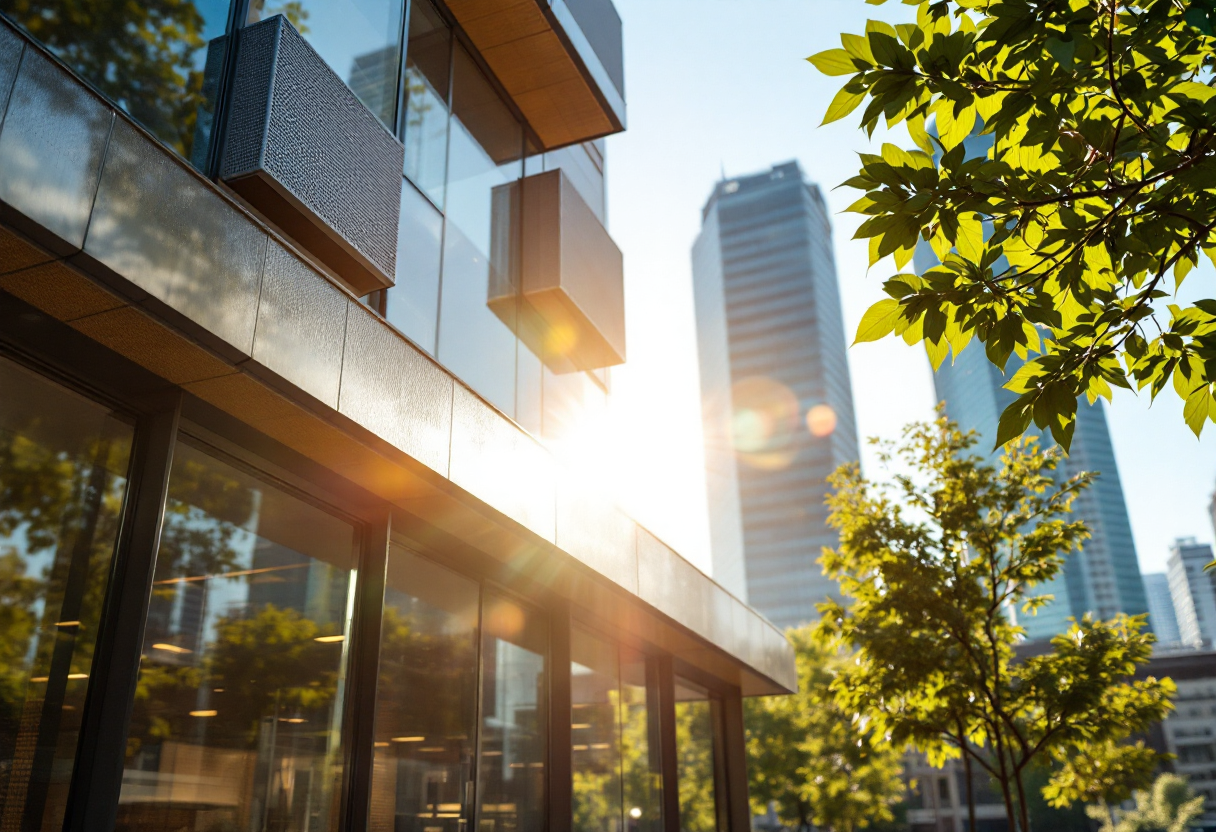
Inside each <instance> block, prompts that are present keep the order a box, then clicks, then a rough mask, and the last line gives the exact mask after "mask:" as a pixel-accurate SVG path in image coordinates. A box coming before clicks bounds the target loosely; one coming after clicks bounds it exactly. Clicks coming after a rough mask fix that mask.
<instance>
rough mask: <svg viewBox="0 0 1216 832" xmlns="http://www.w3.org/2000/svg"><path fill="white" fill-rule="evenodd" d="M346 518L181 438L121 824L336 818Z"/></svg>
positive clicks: (321, 821) (293, 830)
mask: <svg viewBox="0 0 1216 832" xmlns="http://www.w3.org/2000/svg"><path fill="white" fill-rule="evenodd" d="M355 545H356V539H355V530H354V528H353V527H352V526H351V525H350V524H349V523H346V522H344V521H342V520H340V519H338V518H336V517H334V516H332V515H330V514H328V513H326V512H323V511H321V510H320V509H318V508H316V507H314V506H312V505H310V504H308V503H306V502H304V501H302V500H300V499H298V498H296V497H294V496H292V495H290V494H288V493H286V492H284V491H282V490H280V489H278V488H276V487H274V486H272V485H270V484H268V483H265V482H263V481H261V480H259V479H256V478H254V477H253V476H251V475H249V474H247V473H245V472H244V471H241V470H239V469H237V468H235V467H233V466H232V465H229V464H227V463H225V462H221V461H220V460H218V459H216V458H214V457H212V456H210V455H208V454H207V453H205V452H203V451H202V450H200V449H198V448H196V447H194V446H192V445H190V444H186V443H184V442H179V443H178V445H177V448H176V449H175V452H174V461H173V468H172V472H171V474H170V477H169V499H168V504H167V506H166V509H165V522H164V530H163V533H162V537H161V544H160V550H159V551H158V553H157V556H156V569H155V575H154V583H153V588H152V598H151V602H150V605H149V610H148V619H147V626H146V628H145V636H144V648H143V659H142V661H141V664H140V669H139V682H138V688H137V690H136V695H135V710H134V714H133V717H132V724H131V732H130V735H129V737H128V740H127V762H126V767H125V769H124V771H123V777H122V792H121V796H120V799H119V800H120V808H119V823H118V828H120V829H124V830H129V832H161V830H165V829H191V830H224V831H225V832H228V830H232V831H233V832H235V830H242V831H243V832H245V831H247V832H261V830H276V831H277V830H285V832H297V830H298V832H304V830H310V832H321V830H336V829H337V828H338V814H339V790H338V785H339V781H340V778H341V763H342V746H341V742H342V737H341V714H342V695H343V690H344V677H345V671H346V656H347V648H348V644H347V636H348V633H349V624H350V608H351V595H352V593H351V591H350V590H351V586H352V570H353V568H354V565H355Z"/></svg>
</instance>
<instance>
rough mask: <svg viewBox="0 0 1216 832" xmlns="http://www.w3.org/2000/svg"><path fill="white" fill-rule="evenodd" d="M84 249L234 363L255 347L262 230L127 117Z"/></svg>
mask: <svg viewBox="0 0 1216 832" xmlns="http://www.w3.org/2000/svg"><path fill="white" fill-rule="evenodd" d="M84 250H85V253H86V254H87V255H89V256H90V257H92V258H93V259H95V260H97V261H98V262H100V263H101V264H102V265H104V266H106V267H108V268H109V269H111V270H113V271H114V272H116V273H118V274H119V275H121V276H122V277H124V278H125V279H126V280H128V281H130V282H131V283H134V284H135V285H136V286H138V287H139V288H141V289H143V290H144V291H145V292H147V293H148V294H149V295H151V296H152V297H153V298H155V299H157V300H159V301H161V302H163V303H164V304H166V305H167V306H169V307H170V308H172V309H173V310H175V311H177V312H178V313H180V314H181V315H183V316H185V317H186V318H188V319H189V320H190V321H192V322H194V323H195V324H197V325H198V326H199V327H201V328H202V330H204V331H205V333H210V335H211V336H213V337H214V338H215V339H218V341H219V342H221V344H227V345H230V346H231V347H232V348H234V349H235V351H236V353H237V354H236V355H233V356H232V358H233V359H234V360H239V359H240V358H241V357H242V356H248V355H249V354H250V352H252V350H253V329H254V322H255V320H256V318H257V305H258V291H259V286H260V284H261V277H262V261H263V259H264V257H265V251H266V235H265V233H263V232H262V230H261V229H260V228H258V227H257V226H256V225H255V224H254V223H252V222H251V221H250V219H249V218H248V217H247V216H245V215H244V214H243V213H241V212H240V211H238V210H237V209H236V208H235V207H233V206H232V205H231V204H230V203H229V202H228V201H227V200H226V199H224V198H223V197H221V196H220V195H219V193H217V192H216V191H215V190H213V189H212V188H211V187H210V186H209V185H207V184H206V183H205V182H203V181H202V180H201V179H199V178H198V177H196V176H195V175H193V174H192V173H191V172H189V171H187V170H186V168H185V167H183V166H182V164H181V163H179V162H178V161H177V160H176V159H174V158H173V157H172V156H171V155H170V154H169V153H168V152H166V151H165V150H163V149H161V148H160V147H157V146H156V145H155V144H153V143H152V142H151V141H150V140H148V139H146V138H144V137H143V136H142V135H141V134H140V133H139V131H137V130H136V129H135V128H134V127H132V126H131V125H130V124H128V123H127V122H126V121H125V120H123V119H121V118H120V119H118V120H117V121H115V123H114V131H113V134H112V136H111V139H110V147H109V150H108V152H107V153H106V160H105V164H104V166H103V167H102V171H101V184H100V186H99V187H98V190H97V202H96V206H95V208H94V209H93V218H92V222H91V223H90V225H89V232H88V238H87V239H86V240H85V244H84ZM217 349H222V346H219V345H217Z"/></svg>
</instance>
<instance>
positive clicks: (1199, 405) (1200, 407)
mask: <svg viewBox="0 0 1216 832" xmlns="http://www.w3.org/2000/svg"><path fill="white" fill-rule="evenodd" d="M1211 404H1212V394H1211V393H1210V392H1209V391H1208V387H1207V385H1206V384H1205V385H1204V386H1202V387H1199V388H1196V389H1195V391H1194V392H1193V393H1191V395H1189V396H1187V397H1186V404H1185V405H1183V408H1182V418H1183V419H1185V420H1186V423H1187V426H1188V427H1189V428H1190V429H1191V430H1192V431H1194V432H1195V435H1196V436H1199V434H1200V433H1202V432H1203V424H1204V422H1206V421H1207V418H1208V412H1209V408H1210V407H1211Z"/></svg>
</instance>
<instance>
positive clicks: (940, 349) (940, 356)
mask: <svg viewBox="0 0 1216 832" xmlns="http://www.w3.org/2000/svg"><path fill="white" fill-rule="evenodd" d="M925 352H926V353H927V354H928V356H929V363H930V364H932V365H933V372H935V373H936V372H937V371H938V370H939V369H940V368H941V366H942V362H943V361H945V360H946V356H947V355H949V354H950V342H949V341H948V340H947V339H946V337H945V336H942V337H941V338H939V339H938V340H936V341H930V340H929V339H928V338H926V339H925Z"/></svg>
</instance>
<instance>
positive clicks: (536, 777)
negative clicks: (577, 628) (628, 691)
mask: <svg viewBox="0 0 1216 832" xmlns="http://www.w3.org/2000/svg"><path fill="white" fill-rule="evenodd" d="M482 626H483V628H484V631H483V634H482V670H481V673H482V688H481V711H482V719H481V761H480V769H479V783H478V787H477V793H478V827H477V828H478V832H541V830H543V829H544V822H545V743H546V736H547V734H546V731H545V728H546V725H547V721H548V716H547V708H546V701H547V700H546V696H545V655H546V653H547V652H548V651H547V647H548V642H549V637H548V636H549V634H548V628H547V627H546V626H545V622H544V620H543V619H542V618H540V617H539V616H538V615H537V614H536V613H535V612H533V611H532V610H530V609H528V608H526V607H524V606H523V605H521V604H519V603H516V602H515V601H512V600H510V599H508V598H505V597H503V596H501V595H496V594H493V593H487V594H486V599H485V605H484V609H483V611H482Z"/></svg>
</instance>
